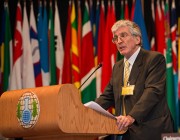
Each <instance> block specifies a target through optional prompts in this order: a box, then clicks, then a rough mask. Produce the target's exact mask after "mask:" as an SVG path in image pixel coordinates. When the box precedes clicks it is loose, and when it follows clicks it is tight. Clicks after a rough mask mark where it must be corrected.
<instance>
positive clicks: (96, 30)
mask: <svg viewBox="0 0 180 140" xmlns="http://www.w3.org/2000/svg"><path fill="white" fill-rule="evenodd" d="M95 16H96V18H95V26H94V27H95V31H94V32H95V34H94V48H95V50H94V54H95V66H97V65H98V64H97V51H98V30H99V21H100V2H99V1H97V5H96V15H95Z"/></svg>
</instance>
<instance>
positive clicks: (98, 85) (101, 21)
mask: <svg viewBox="0 0 180 140" xmlns="http://www.w3.org/2000/svg"><path fill="white" fill-rule="evenodd" d="M104 10H105V9H104V3H103V2H102V3H101V5H100V15H99V16H100V19H99V28H98V42H97V45H98V47H97V62H98V64H100V63H102V64H103V43H104V36H105V32H104V28H105V13H104V12H105V11H104ZM101 79H102V68H100V69H99V70H98V71H96V93H97V97H99V95H100V94H101V93H102V92H103V91H102V89H101Z"/></svg>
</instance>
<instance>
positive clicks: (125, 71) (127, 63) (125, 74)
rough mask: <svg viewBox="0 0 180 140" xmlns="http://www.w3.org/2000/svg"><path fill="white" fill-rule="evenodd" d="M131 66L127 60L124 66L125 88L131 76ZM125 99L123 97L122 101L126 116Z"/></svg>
mask: <svg viewBox="0 0 180 140" xmlns="http://www.w3.org/2000/svg"><path fill="white" fill-rule="evenodd" d="M129 66H130V63H129V62H128V61H127V60H126V61H125V64H124V87H126V86H127V84H128V80H129V74H130V70H129ZM124 98H125V96H123V99H122V111H123V115H124V116H125V115H126V109H125V104H124Z"/></svg>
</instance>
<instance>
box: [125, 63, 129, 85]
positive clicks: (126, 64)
mask: <svg viewBox="0 0 180 140" xmlns="http://www.w3.org/2000/svg"><path fill="white" fill-rule="evenodd" d="M129 66H130V63H129V62H128V61H127V60H126V61H125V64H124V86H125V87H126V86H127V84H128V80H129V74H130V71H129Z"/></svg>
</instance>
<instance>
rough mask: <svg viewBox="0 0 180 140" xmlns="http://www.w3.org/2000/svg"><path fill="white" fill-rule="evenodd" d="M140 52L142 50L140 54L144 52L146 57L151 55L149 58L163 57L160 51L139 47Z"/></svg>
mask: <svg viewBox="0 0 180 140" xmlns="http://www.w3.org/2000/svg"><path fill="white" fill-rule="evenodd" d="M141 52H142V54H144V56H146V57H151V58H154V57H164V55H163V54H161V53H160V52H157V51H151V50H144V49H141Z"/></svg>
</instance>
